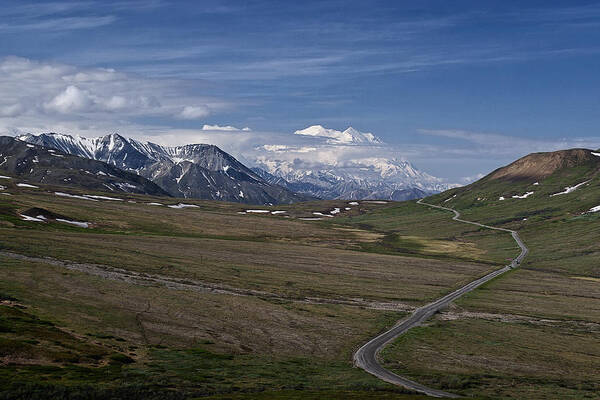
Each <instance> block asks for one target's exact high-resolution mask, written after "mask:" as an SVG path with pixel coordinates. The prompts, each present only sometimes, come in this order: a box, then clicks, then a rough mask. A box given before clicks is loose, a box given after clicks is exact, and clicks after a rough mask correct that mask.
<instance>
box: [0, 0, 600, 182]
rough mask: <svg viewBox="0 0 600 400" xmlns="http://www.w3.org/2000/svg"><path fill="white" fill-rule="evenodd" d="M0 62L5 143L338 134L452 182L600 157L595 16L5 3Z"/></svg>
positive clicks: (525, 5)
mask: <svg viewBox="0 0 600 400" xmlns="http://www.w3.org/2000/svg"><path fill="white" fill-rule="evenodd" d="M0 57H1V58H2V65H1V66H0V68H1V69H0V71H1V73H2V74H3V75H4V78H2V76H1V75H0V90H2V92H3V93H5V98H4V99H3V100H2V101H3V103H2V102H0V127H1V128H2V129H4V130H5V131H8V132H9V133H10V132H13V133H16V132H23V131H34V132H40V131H49V130H62V131H65V133H78V134H81V135H85V136H92V135H97V134H101V133H107V132H109V131H119V132H122V133H123V134H126V135H132V136H139V137H147V138H151V139H152V140H155V141H158V142H162V143H174V144H175V143H183V142H188V141H197V140H202V141H214V142H215V143H217V144H219V145H221V146H223V147H224V148H225V149H227V150H230V151H232V152H234V153H236V155H238V156H241V154H242V153H243V152H244V149H243V148H240V147H239V143H245V144H248V145H249V146H254V145H255V144H256V143H259V142H260V141H261V140H262V141H271V142H272V143H275V142H277V143H286V141H288V140H292V139H290V136H291V135H292V133H293V132H294V131H295V130H298V129H302V128H305V127H306V126H309V125H314V124H321V125H323V126H326V127H328V128H334V129H339V130H342V129H345V128H346V127H347V126H350V125H351V126H353V127H355V128H357V129H359V130H360V131H366V132H373V133H374V134H375V135H377V136H379V137H380V138H382V139H383V140H384V141H385V142H386V143H387V145H386V149H385V152H384V153H385V154H386V156H389V155H390V154H392V153H394V154H397V156H398V157H405V158H407V159H409V160H411V161H413V162H414V163H416V165H417V166H418V167H420V168H421V169H424V170H426V171H427V172H430V173H432V174H434V175H437V176H441V177H444V178H448V179H450V180H455V181H458V180H460V179H463V178H466V177H476V176H477V175H478V174H481V173H486V172H489V171H490V170H492V169H494V168H496V167H498V166H500V165H502V164H504V163H506V162H509V161H512V160H513V159H515V158H517V157H519V156H521V155H524V154H526V153H527V152H530V151H542V150H554V149H557V148H561V147H574V146H587V147H594V148H598V147H600V133H599V132H598V126H600V74H598V71H600V2H597V1H596V2H590V1H581V2H577V1H483V2H482V1H451V2H450V1H418V2H408V1H337V0H333V1H302V2H291V1H289V2H288V1H286V2H283V1H260V0H259V1H211V0H203V1H189V2H183V1H178V2H169V1H166V0H165V1H162V0H155V1H152V0H149V1H130V0H122V1H112V2H111V1H78V2H62V1H54V2H44V1H38V2H27V1H10V0H5V1H3V7H2V10H0ZM78 74H79V75H78ZM204 125H219V126H225V125H229V126H235V127H239V128H241V127H246V126H247V127H250V128H251V129H252V131H251V132H247V131H246V132H245V133H231V132H229V133H223V131H218V132H213V133H214V135H213V136H211V132H210V130H202V127H204ZM243 135H246V136H243ZM240 137H243V138H245V139H244V140H240ZM236 145H237V147H236ZM364 152H365V154H368V153H369V152H371V153H373V154H374V155H378V154H380V153H381V154H383V153H382V149H377V148H368V147H365V149H364Z"/></svg>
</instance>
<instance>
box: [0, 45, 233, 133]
mask: <svg viewBox="0 0 600 400" xmlns="http://www.w3.org/2000/svg"><path fill="white" fill-rule="evenodd" d="M200 92H201V90H193V91H192V90H190V82H189V81H187V82H184V81H181V80H176V79H162V78H152V79H151V78H144V77H142V76H139V75H134V74H128V73H124V72H121V71H117V70H114V69H110V68H80V67H75V66H72V65H67V64H59V63H53V62H41V61H35V60H30V59H27V58H22V57H14V56H9V57H5V58H0V93H2V96H1V97H0V131H4V132H35V131H63V132H65V133H69V132H74V133H78V134H81V135H84V136H86V135H87V136H94V135H97V134H104V133H106V132H110V131H113V132H114V131H120V132H131V131H132V130H133V129H142V130H144V129H149V130H151V129H154V128H156V127H157V125H162V126H165V127H166V126H172V125H173V124H174V121H173V120H175V119H187V120H195V119H200V118H205V117H206V116H208V115H212V114H213V113H215V112H216V113H218V112H220V111H221V110H226V109H229V108H231V104H230V103H228V102H227V101H224V100H222V99H218V98H213V97H204V96H202V95H201V94H198V93H200ZM148 117H150V118H148ZM145 121H149V122H147V123H146V122H145Z"/></svg>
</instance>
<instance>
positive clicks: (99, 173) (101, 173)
mask: <svg viewBox="0 0 600 400" xmlns="http://www.w3.org/2000/svg"><path fill="white" fill-rule="evenodd" d="M96 175H104V176H106V175H107V174H106V173H105V172H102V171H98V172H96Z"/></svg>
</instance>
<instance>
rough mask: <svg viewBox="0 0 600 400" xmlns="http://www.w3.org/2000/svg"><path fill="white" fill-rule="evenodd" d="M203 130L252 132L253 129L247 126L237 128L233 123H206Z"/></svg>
mask: <svg viewBox="0 0 600 400" xmlns="http://www.w3.org/2000/svg"><path fill="white" fill-rule="evenodd" d="M202 130H203V131H227V132H236V131H244V132H250V131H252V129H250V128H248V127H245V128H242V129H240V128H236V127H235V126H231V125H225V126H220V125H204V126H203V127H202Z"/></svg>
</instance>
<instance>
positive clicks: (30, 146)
mask: <svg viewBox="0 0 600 400" xmlns="http://www.w3.org/2000/svg"><path fill="white" fill-rule="evenodd" d="M27 147H29V148H34V147H35V146H34V145H32V144H27Z"/></svg>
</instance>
